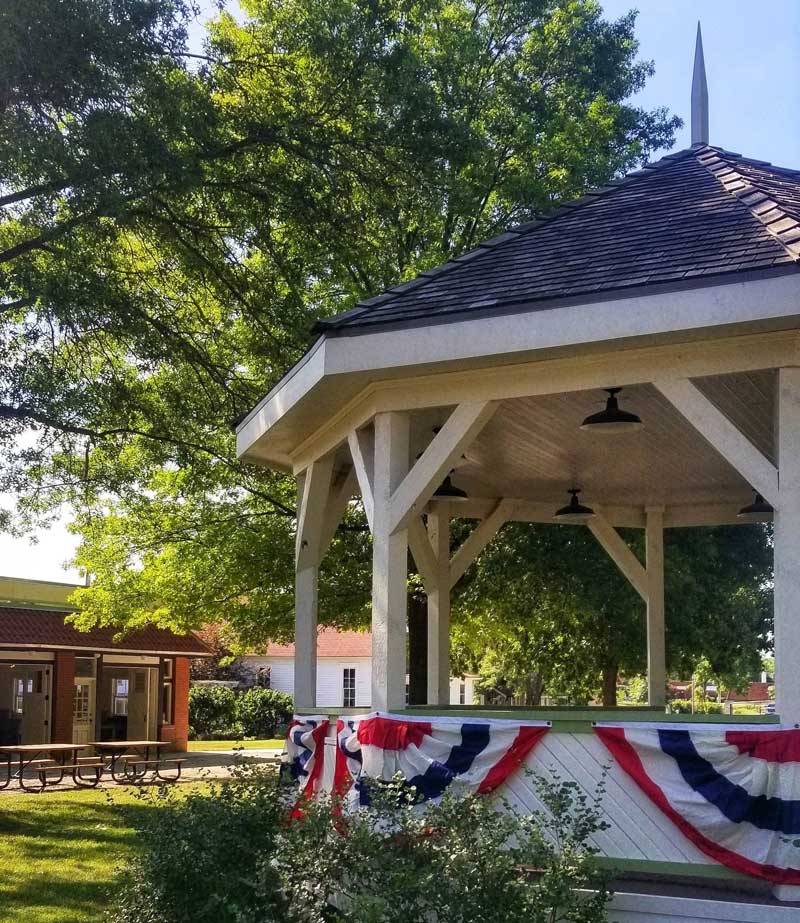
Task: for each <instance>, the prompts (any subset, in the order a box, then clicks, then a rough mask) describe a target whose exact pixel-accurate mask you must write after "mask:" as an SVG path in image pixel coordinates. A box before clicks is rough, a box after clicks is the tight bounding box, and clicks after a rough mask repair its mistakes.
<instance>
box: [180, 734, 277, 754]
mask: <svg viewBox="0 0 800 923" xmlns="http://www.w3.org/2000/svg"><path fill="white" fill-rule="evenodd" d="M238 747H241V748H242V749H243V750H264V749H266V750H282V749H283V738H282V737H276V738H274V739H272V740H190V741H189V751H190V752H195V751H197V750H235V749H237V748H238Z"/></svg>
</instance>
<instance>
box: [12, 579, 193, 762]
mask: <svg viewBox="0 0 800 923" xmlns="http://www.w3.org/2000/svg"><path fill="white" fill-rule="evenodd" d="M74 589H75V586H74V585H73V584H65V583H51V582H49V581H42V580H18V579H13V578H8V577H0V744H14V743H43V742H54V743H55V742H71V741H75V742H85V743H89V742H90V741H93V740H143V739H148V740H153V739H157V740H167V741H171V742H172V743H173V744H174V746H175V749H176V750H185V749H186V741H187V739H188V730H189V662H190V660H191V659H193V658H195V657H206V656H208V654H209V651H208V648H207V647H206V646H205V645H204V644H203V642H202V641H200V640H199V639H198V638H196V637H195V636H194V635H193V634H185V635H178V634H174V633H173V632H171V631H167V630H165V629H162V628H155V627H147V628H144V629H141V630H138V631H133V632H130V633H128V634H126V635H124V636H122V637H116V636H115V635H116V632H115V629H112V628H96V629H93V630H91V631H88V632H82V631H78V630H77V629H76V628H75V627H74V626H72V625H71V624H70V623H69V622H67V620H66V618H67V616H68V615H69V614H70V611H71V610H70V608H69V606H68V605H67V598H68V597H69V595H70V593H71V592H72V591H73V590H74Z"/></svg>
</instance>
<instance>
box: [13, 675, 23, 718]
mask: <svg viewBox="0 0 800 923" xmlns="http://www.w3.org/2000/svg"><path fill="white" fill-rule="evenodd" d="M24 701H25V680H24V679H15V680H14V711H15V712H16V713H17V714H18V715H21V714H22V712H23V703H24Z"/></svg>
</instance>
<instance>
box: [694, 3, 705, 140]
mask: <svg viewBox="0 0 800 923" xmlns="http://www.w3.org/2000/svg"><path fill="white" fill-rule="evenodd" d="M692 144H708V84H707V83H706V62H705V59H704V58H703V34H702V32H701V31H700V21H699V20H698V22H697V40H696V42H695V46H694V73H693V74H692Z"/></svg>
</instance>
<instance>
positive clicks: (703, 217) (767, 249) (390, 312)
mask: <svg viewBox="0 0 800 923" xmlns="http://www.w3.org/2000/svg"><path fill="white" fill-rule="evenodd" d="M798 269H800V171H797V170H787V169H782V168H779V167H773V166H772V165H771V164H768V163H765V162H764V161H757V160H751V159H748V158H745V157H742V156H741V155H740V154H735V153H731V152H729V151H725V150H723V149H721V148H718V147H712V146H709V145H705V144H701V145H695V146H693V147H691V148H688V149H686V150H683V151H679V152H677V153H675V154H669V155H667V156H666V157H664V158H662V159H661V160H659V161H657V162H656V163H653V164H648V165H647V166H645V167H644V168H642V169H641V170H637V171H635V172H633V173H630V174H628V175H627V176H625V177H624V178H623V179H621V180H617V181H615V182H612V183H610V184H609V185H608V186H605V187H603V188H601V189H596V190H593V191H592V192H590V193H588V194H587V195H585V196H584V197H583V198H581V199H579V200H578V201H576V202H571V203H568V204H566V205H564V206H562V207H560V208H559V209H557V210H556V211H555V212H553V213H552V214H550V215H548V216H547V217H545V218H543V219H541V220H537V221H533V222H530V223H528V224H524V225H520V226H519V227H516V228H514V229H512V230H510V231H508V232H506V233H505V234H501V235H500V236H499V237H496V238H494V239H492V240H489V241H485V242H484V243H482V244H481V245H479V246H478V247H477V248H476V249H475V250H472V251H471V252H469V253H466V254H463V255H462V256H460V257H457V258H455V259H453V260H451V261H449V262H448V263H445V264H444V265H443V266H440V267H438V268H437V269H433V270H430V271H428V272H424V273H422V274H421V275H420V276H418V277H417V278H416V279H413V280H411V281H410V282H406V283H404V284H402V285H399V286H396V287H395V288H393V289H390V290H389V291H387V292H385V293H383V294H381V295H378V296H376V297H374V298H371V299H368V300H366V301H363V302H361V303H360V304H359V305H358V306H357V307H356V308H354V309H353V310H351V311H348V312H346V313H344V314H339V315H337V316H335V317H332V318H329V319H327V320H323V321H321V322H320V323H319V325H318V327H319V329H320V330H321V331H322V332H324V333H325V334H327V335H337V334H338V335H341V334H354V333H360V332H363V331H365V330H372V329H374V328H375V327H376V326H377V325H386V324H393V325H397V324H399V325H403V326H405V325H412V326H413V325H421V324H428V323H431V322H432V321H436V320H438V321H443V320H446V319H448V318H449V317H451V316H453V315H456V314H457V315H459V316H461V315H464V314H469V313H481V314H483V315H486V314H491V313H494V312H496V313H498V314H500V313H505V312H508V311H509V310H514V309H517V308H527V309H531V308H534V307H535V306H536V304H537V303H538V302H548V306H552V302H553V301H554V300H557V299H564V298H566V299H569V300H570V303H575V301H576V300H577V301H581V300H586V301H596V300H598V298H599V297H602V296H603V295H604V294H605V293H612V292H620V291H624V290H627V289H633V288H637V289H639V288H642V287H653V286H659V287H661V288H663V287H665V286H667V287H669V286H678V287H680V286H686V285H698V284H703V282H704V281H706V280H714V281H724V280H721V279H719V278H718V277H724V276H731V275H732V274H740V273H743V272H752V271H754V270H757V271H764V270H771V271H781V270H783V271H789V272H791V271H794V272H797V271H798Z"/></svg>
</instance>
